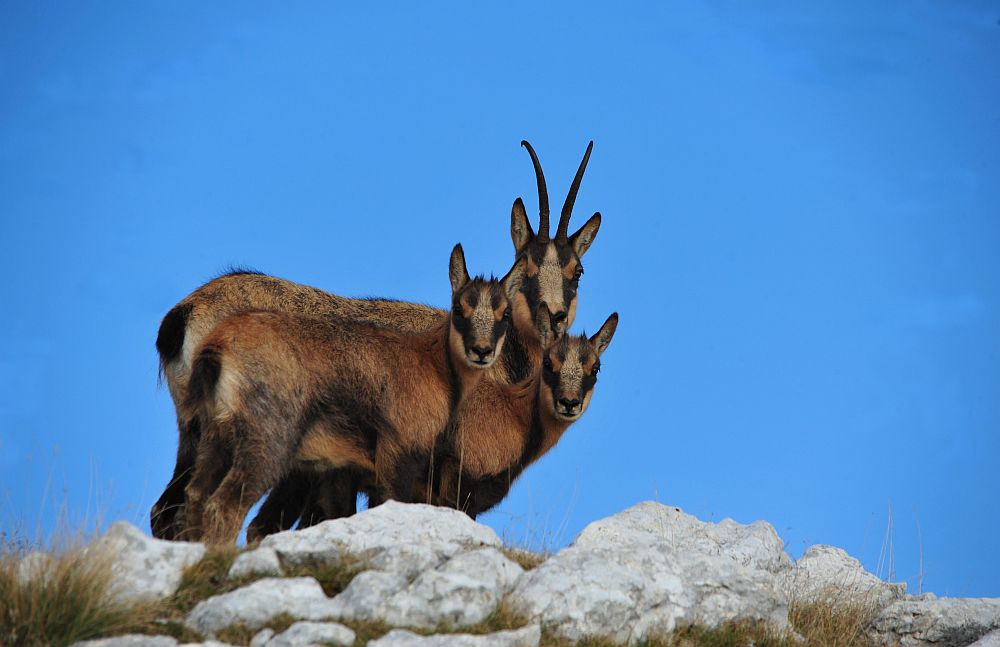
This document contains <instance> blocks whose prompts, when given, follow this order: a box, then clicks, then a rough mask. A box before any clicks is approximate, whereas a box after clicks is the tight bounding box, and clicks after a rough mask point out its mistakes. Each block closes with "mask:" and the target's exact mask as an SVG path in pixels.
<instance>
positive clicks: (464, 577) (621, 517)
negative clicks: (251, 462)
mask: <svg viewBox="0 0 1000 647" xmlns="http://www.w3.org/2000/svg"><path fill="white" fill-rule="evenodd" d="M501 548H502V545H501V542H500V539H499V538H498V537H497V535H496V533H494V532H493V530H491V529H490V528H488V527H486V526H483V525H481V524H477V523H475V522H473V521H472V520H471V519H469V518H468V517H467V516H466V515H464V514H462V513H460V512H457V511H455V510H449V509H444V508H436V507H432V506H427V505H404V504H399V503H395V502H391V501H390V502H388V503H386V504H384V505H381V506H378V507H376V508H374V509H372V510H368V511H364V512H361V513H359V514H357V515H354V516H352V517H349V518H345V519H337V520H333V521H327V522H324V523H321V524H318V525H316V526H313V527H310V528H307V529H304V530H301V531H288V532H282V533H278V534H276V535H272V536H270V537H267V538H266V539H264V541H262V542H261V544H260V545H259V546H258V547H256V548H254V549H252V550H249V551H246V552H244V553H242V554H240V555H239V556H238V557H237V558H236V559H235V560H234V562H233V564H232V566H231V568H230V570H229V573H228V577H229V578H230V580H232V579H235V578H254V577H262V578H263V579H258V580H256V581H253V582H251V583H248V584H246V585H244V586H242V587H240V588H238V589H236V590H233V591H229V592H226V593H221V594H218V595H214V596H212V597H209V598H208V599H205V600H202V601H200V602H199V603H198V604H197V605H196V606H195V607H194V608H193V609H192V610H191V611H190V612H189V613H188V614H187V616H186V617H185V619H184V626H185V627H186V628H187V629H188V630H190V631H192V632H195V633H196V634H197V635H199V636H202V638H203V639H204V640H207V641H208V642H205V643H198V644H203V645H205V646H206V647H208V646H219V645H221V643H217V642H212V641H213V640H214V639H215V638H216V637H217V636H219V635H221V634H220V632H222V631H223V630H225V629H228V628H234V627H237V626H238V627H241V628H242V629H243V630H247V631H251V632H255V633H254V634H253V639H252V641H251V643H250V644H251V645H252V646H253V647H294V646H297V645H312V644H330V645H352V644H353V643H354V642H355V640H356V636H355V633H354V631H352V629H351V628H349V627H347V626H345V625H344V624H341V623H354V622H356V623H375V624H376V625H378V624H382V625H385V626H388V627H391V628H392V629H391V630H390V631H389V632H388V633H386V634H385V635H383V636H382V637H380V638H378V639H375V640H372V641H370V642H369V643H368V644H370V645H372V646H373V647H403V646H408V645H413V646H415V647H479V646H486V645H490V646H492V645H499V646H501V647H504V646H509V647H537V645H538V644H539V641H540V636H541V628H542V627H544V628H545V630H546V632H551V633H552V634H554V635H555V636H557V637H560V638H564V639H567V640H569V641H570V642H574V641H578V640H580V639H582V638H584V637H601V638H606V639H609V640H612V641H614V642H616V643H621V644H635V643H638V642H640V641H642V640H643V639H644V638H647V637H652V636H656V635H662V634H664V633H667V632H670V631H672V630H673V629H675V628H676V627H677V626H679V625H682V624H688V623H694V624H699V625H702V626H705V627H708V628H711V627H715V626H718V625H720V624H722V623H725V622H727V621H730V620H744V619H757V620H762V621H765V622H767V623H769V624H771V625H772V626H775V627H779V628H781V627H787V626H788V609H789V606H790V605H791V604H793V603H795V602H797V601H798V602H801V601H811V600H819V601H823V600H830V599H836V598H837V597H838V596H841V597H842V598H843V599H850V600H855V601H857V600H864V601H866V602H868V603H871V604H873V605H874V607H875V608H876V610H877V612H878V613H877V618H876V620H875V621H874V622H873V623H872V625H871V626H870V627H869V629H868V631H869V633H870V634H871V636H872V637H873V638H875V639H876V640H878V641H880V642H882V643H884V644H890V645H897V644H898V645H900V647H967V646H972V645H974V646H975V647H1000V599H987V598H978V599H964V598H937V597H935V596H934V595H931V594H924V595H921V596H908V595H906V594H905V587H904V585H902V584H893V583H888V582H883V581H882V580H881V579H879V578H878V577H876V576H874V575H872V574H871V573H869V572H867V571H866V570H865V569H864V567H863V566H862V565H861V563H860V562H858V561H857V560H856V559H854V558H852V557H851V556H850V555H848V554H847V553H846V552H844V551H843V550H841V549H839V548H836V547H833V546H813V547H811V548H809V549H808V550H806V551H805V553H804V554H803V555H802V557H801V558H800V559H799V560H798V561H793V560H792V559H791V558H790V557H789V555H788V554H787V553H786V552H785V550H784V546H783V544H782V541H781V538H780V537H779V536H778V534H777V533H776V532H775V530H774V528H773V527H772V526H771V525H770V524H768V523H766V522H763V521H757V522H754V523H750V524H740V523H737V522H735V521H732V520H730V519H726V520H723V521H720V522H718V523H710V522H704V521H701V520H699V519H697V518H695V517H693V516H691V515H688V514H686V513H684V512H683V511H681V510H680V509H678V508H674V507H669V506H665V505H661V504H659V503H653V502H646V503H640V504H638V505H635V506H633V507H631V508H629V509H627V510H625V511H623V512H621V513H619V514H616V515H613V516H611V517H608V518H606V519H601V520H599V521H596V522H594V523H592V524H590V525H589V526H588V527H587V528H585V529H584V530H583V532H581V533H580V535H579V536H578V537H577V538H576V540H575V541H574V542H573V543H572V544H571V545H570V546H569V547H567V548H565V549H563V550H561V551H559V552H557V553H556V554H554V555H552V556H550V557H548V558H547V559H546V560H545V561H543V562H542V563H541V564H540V565H538V566H537V567H535V568H534V569H531V570H527V571H526V570H524V569H523V568H522V567H521V566H520V565H518V564H517V563H515V562H514V561H512V560H511V559H509V558H508V557H507V556H506V555H505V554H504V552H503V551H502V550H500V549H501ZM85 550H86V551H91V550H100V551H105V552H104V554H105V555H110V556H111V558H112V564H113V566H112V567H113V569H114V571H113V578H114V582H115V584H114V586H115V589H114V591H115V595H117V596H119V599H120V600H123V601H155V600H162V599H164V598H167V597H169V596H170V595H172V594H173V593H174V592H175V591H176V590H177V587H178V585H179V583H180V580H181V577H182V575H183V572H184V569H185V568H186V567H188V566H190V565H192V564H194V563H196V562H197V561H198V560H200V559H201V558H202V556H204V554H205V547H204V546H201V545H199V544H189V543H180V542H177V543H175V542H166V541H159V540H154V539H150V538H149V537H146V536H145V535H144V534H143V533H142V532H141V531H139V530H138V529H136V528H134V527H132V526H130V525H129V524H126V523H116V524H114V525H113V526H111V528H109V530H108V532H107V533H105V535H104V536H102V537H100V538H99V539H98V540H96V541H95V542H94V544H92V545H91V546H89V547H87V548H85ZM46 560H47V558H46V557H45V556H44V555H43V554H34V555H32V554H29V555H27V556H26V557H25V559H24V560H23V563H21V564H18V567H19V568H18V576H19V577H20V578H22V579H24V578H28V577H44V576H45V573H46V571H45V569H46V567H47V561H46ZM311 568H316V569H320V570H318V571H317V577H321V575H320V571H321V570H322V569H327V568H328V569H332V570H330V571H328V572H329V573H333V574H334V577H337V576H338V575H337V574H338V573H341V574H351V573H356V574H355V575H354V576H353V578H352V579H351V580H350V582H349V583H348V584H347V585H346V587H345V588H344V590H343V591H342V592H341V593H339V594H338V595H336V596H333V597H329V596H327V595H326V594H325V592H324V590H323V588H322V587H321V586H320V584H319V582H317V580H316V579H314V578H312V577H281V575H282V574H283V573H288V572H290V570H294V571H295V572H303V571H305V572H309V569H311ZM498 613H499V614H501V615H500V617H505V616H510V617H512V618H516V619H517V622H518V623H522V622H523V623H527V626H524V627H522V628H519V629H515V630H511V631H498V632H494V633H490V634H483V635H473V634H467V633H461V632H462V631H463V630H465V631H469V629H467V628H469V627H472V626H474V625H477V624H478V623H481V622H483V621H485V620H487V619H489V618H490V617H491V616H493V615H494V614H498ZM289 618H291V619H292V620H293V623H292V624H291V625H290V626H287V628H285V629H284V630H282V631H275V629H273V628H271V627H270V626H269V625H271V624H275V623H279V622H280V624H281V626H285V625H286V624H287V621H288V619H289ZM275 626H277V625H275ZM514 626H517V624H515V625H514ZM479 630H481V629H479ZM433 631H438V632H439V633H437V634H434V635H421V634H427V633H428V632H433ZM418 632H419V633H418ZM225 635H232V634H225ZM237 635H239V634H237ZM244 635H245V634H244ZM78 645H81V646H86V647H133V646H137V645H150V646H151V647H176V646H177V645H178V641H177V640H175V639H173V638H170V637H167V636H140V635H129V636H119V637H115V638H106V639H101V640H96V641H89V642H84V643H78Z"/></svg>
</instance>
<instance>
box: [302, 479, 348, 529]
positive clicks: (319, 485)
mask: <svg viewBox="0 0 1000 647" xmlns="http://www.w3.org/2000/svg"><path fill="white" fill-rule="evenodd" d="M313 479H314V483H313V489H312V492H311V496H310V498H309V502H308V503H307V504H306V507H305V510H304V511H303V513H302V520H301V521H300V522H299V528H307V527H309V526H312V525H314V524H317V523H319V522H321V521H326V520H327V519H340V518H343V517H349V516H351V515H352V514H354V513H356V512H357V511H358V487H359V485H360V484H359V479H358V475H357V474H356V473H355V472H354V471H353V470H351V469H349V468H344V469H336V470H331V471H329V472H323V473H321V474H315V475H313Z"/></svg>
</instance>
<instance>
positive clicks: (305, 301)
mask: <svg viewBox="0 0 1000 647" xmlns="http://www.w3.org/2000/svg"><path fill="white" fill-rule="evenodd" d="M522 146H524V147H525V148H526V149H527V150H528V152H529V154H530V156H531V160H532V163H533V166H534V170H535V176H536V183H537V185H538V192H539V195H538V202H539V228H538V233H537V234H536V233H535V232H534V231H533V229H532V227H531V225H530V223H529V222H528V217H527V213H526V211H525V208H524V203H523V201H522V200H521V199H520V198H518V199H517V200H515V201H514V205H513V207H512V209H511V228H510V233H511V238H512V240H513V243H514V251H515V259H516V258H519V257H520V256H522V255H525V256H527V257H528V262H529V267H528V271H527V274H528V275H527V276H526V277H525V282H524V286H523V287H522V290H521V294H520V296H519V297H516V298H515V301H514V324H515V325H514V326H513V327H512V329H511V331H510V334H509V338H508V340H507V343H506V344H505V345H504V349H503V352H502V356H501V358H500V360H499V361H497V362H496V363H495V364H494V365H493V367H492V368H490V369H489V370H488V371H487V374H486V376H484V379H483V380H482V383H490V384H492V383H497V384H511V383H515V382H518V381H520V380H523V379H524V378H525V377H526V376H528V375H529V374H530V373H531V372H532V369H533V366H534V365H535V364H537V362H538V361H539V359H538V358H540V356H541V351H540V348H539V347H538V342H537V333H536V332H535V331H534V325H533V323H532V321H533V319H534V315H533V313H534V312H535V311H536V310H537V307H538V304H539V303H540V302H541V301H545V302H546V303H550V304H553V309H554V310H555V311H556V312H557V313H559V312H561V313H564V321H563V324H562V325H564V326H569V325H571V324H572V322H573V318H574V316H575V312H576V290H577V285H578V283H579V277H580V274H582V272H583V267H582V264H581V262H580V258H581V257H582V256H583V254H584V253H585V252H586V251H587V249H589V247H590V245H591V244H592V243H593V241H594V238H595V237H596V235H597V232H598V229H599V228H600V225H601V215H600V213H595V214H594V215H593V216H592V217H591V218H590V219H589V220H588V221H587V222H586V223H585V224H584V225H583V226H582V227H581V228H580V229H579V230H578V231H577V232H576V233H574V234H573V235H572V236H567V235H566V232H567V231H568V226H569V219H570V216H571V215H572V210H573V205H574V203H575V200H576V195H577V192H578V191H579V187H580V182H581V180H582V177H583V173H584V170H585V169H586V165H587V162H588V160H589V158H590V152H591V150H592V149H593V142H590V144H589V145H588V147H587V152H586V154H585V156H584V158H583V161H582V162H581V163H580V167H579V169H578V170H577V173H576V176H575V177H574V180H573V183H572V186H571V188H570V191H569V194H568V195H567V197H566V201H565V203H564V205H563V209H562V214H561V217H560V221H559V226H558V230H557V234H556V236H555V238H550V237H549V205H548V193H547V191H546V187H545V178H544V175H543V174H542V170H541V165H540V164H539V162H538V158H537V156H536V155H535V152H534V150H533V149H532V148H531V146H530V144H528V142H526V141H525V142H522ZM257 310H272V311H278V312H290V313H299V314H308V315H316V316H334V317H338V318H343V319H350V320H354V321H359V322H369V323H374V324H377V325H379V326H382V327H384V328H387V329H390V330H395V331H398V332H426V331H427V330H429V329H430V328H432V327H433V326H434V325H435V322H437V321H438V320H439V318H440V317H441V316H442V315H443V314H444V311H442V310H439V309H437V308H433V307H430V306H424V305H420V304H415V303H408V302H405V301H393V300H389V299H352V298H346V297H341V296H337V295H334V294H331V293H328V292H324V291H322V290H319V289H317V288H313V287H309V286H305V285H299V284H296V283H293V282H291V281H286V280H283V279H279V278H275V277H272V276H266V275H262V274H259V273H253V272H236V273H230V274H226V275H223V276H221V277H218V278H216V279H213V280H212V281H209V282H208V283H206V284H205V285H203V286H201V287H200V288H198V289H197V290H195V291H194V292H192V293H191V294H190V295H188V296H187V297H185V298H184V299H183V300H181V301H180V302H179V303H178V304H177V305H176V306H174V307H173V308H172V309H171V310H170V311H169V312H168V313H167V315H166V316H165V317H164V319H163V322H162V323H161V325H160V329H159V334H158V336H157V340H156V347H157V351H158V352H159V355H160V366H161V370H162V374H163V376H164V377H165V379H166V381H167V384H168V387H169V390H170V395H171V397H172V399H173V401H174V404H175V406H176V409H177V427H178V447H177V460H176V464H175V467H174V472H173V475H172V477H171V480H170V482H169V483H168V485H167V487H166V488H165V489H164V491H163V494H162V495H161V496H160V498H159V500H157V502H156V503H155V504H154V505H153V507H152V509H151V511H150V526H151V528H152V531H153V535H154V536H156V537H159V538H163V539H172V538H175V537H176V536H177V532H178V530H179V529H180V528H181V527H183V502H184V488H185V486H186V484H187V483H188V481H189V479H190V477H191V470H192V468H193V465H194V460H195V455H196V451H197V447H198V442H199V437H200V429H199V422H198V420H197V419H196V418H194V419H192V418H188V417H187V416H186V415H185V413H184V408H183V406H182V405H183V402H184V401H185V400H186V398H187V392H188V384H189V381H190V377H191V366H192V363H193V359H194V358H193V353H194V350H195V349H196V348H198V347H199V346H200V345H201V342H202V340H203V339H204V338H205V336H206V335H207V334H208V333H209V332H210V331H211V330H212V329H213V328H215V326H216V325H217V324H218V323H219V322H220V321H222V320H223V319H225V318H226V317H229V316H231V315H234V314H239V313H242V312H251V311H257ZM560 316H563V315H560ZM328 474H329V475H328V476H324V477H323V478H324V480H326V481H330V480H332V479H338V480H340V481H342V482H343V488H347V489H352V485H351V484H352V483H354V479H352V478H351V477H350V476H349V475H344V474H342V475H339V477H338V476H335V475H334V474H332V473H328ZM295 479H296V475H293V476H290V477H289V479H288V480H289V481H294V480H295ZM308 480H311V479H310V478H309V477H308V475H303V476H301V477H299V478H298V481H297V482H289V483H288V484H287V487H281V488H277V489H276V490H275V492H274V493H272V494H271V495H270V496H269V497H268V499H267V501H266V502H265V504H264V506H263V507H262V508H261V512H260V514H259V515H258V517H257V518H256V519H255V520H254V522H253V523H252V524H251V528H252V529H255V528H259V529H260V531H261V534H266V533H268V532H274V531H277V530H281V529H285V528H288V527H291V525H292V524H294V523H295V521H296V520H297V519H298V517H299V515H300V513H301V512H302V507H303V505H302V501H303V498H304V497H305V498H308V497H307V496H306V494H307V493H308V491H309V488H310V484H309V483H308V482H305V481H308ZM304 493H306V494H304ZM354 510H355V502H354V500H353V499H352V498H345V500H344V501H341V502H340V504H339V507H338V508H337V509H336V510H335V511H334V514H337V515H338V516H339V515H346V514H350V513H351V512H353V511H354ZM316 520H318V518H317V519H316ZM303 521H304V522H308V519H307V518H306V517H303ZM255 532H256V531H255Z"/></svg>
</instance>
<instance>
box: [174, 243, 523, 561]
mask: <svg viewBox="0 0 1000 647" xmlns="http://www.w3.org/2000/svg"><path fill="white" fill-rule="evenodd" d="M523 267H524V263H523V262H520V263H518V264H516V265H515V266H514V268H513V269H512V270H511V271H510V272H509V273H508V275H507V276H506V277H504V278H503V279H502V280H497V279H491V280H486V279H483V278H476V279H470V278H469V275H468V272H467V270H466V266H465V257H464V254H463V253H462V247H461V245H456V246H455V249H454V250H453V251H452V255H451V259H450V264H449V278H450V281H451V287H452V309H451V312H450V313H445V314H444V315H442V316H441V317H440V320H439V322H438V324H437V325H436V326H434V327H433V328H431V329H430V330H429V331H427V332H423V333H411V334H406V333H399V332H395V331H390V330H386V329H384V328H380V327H378V326H373V325H371V324H365V323H359V322H356V321H348V320H343V319H340V320H337V319H330V318H318V317H311V316H307V315H296V314H289V313H280V312H253V313H245V314H239V315H234V316H232V317H229V318H228V319H226V320H224V321H223V322H222V323H220V324H219V325H218V326H216V327H215V329H214V330H213V331H212V332H211V333H209V334H208V336H206V337H205V340H204V341H203V342H202V345H201V347H200V348H199V349H198V350H197V351H196V352H195V358H196V359H195V361H194V365H193V367H192V370H191V379H190V383H189V388H188V398H187V401H186V402H185V413H186V415H187V416H188V417H189V418H197V419H198V420H199V422H200V425H201V429H202V436H201V440H200V443H199V448H198V456H197V459H196V462H195V468H194V473H193V474H192V477H191V480H190V482H189V483H188V484H187V487H186V488H185V496H186V512H185V515H186V518H185V522H186V524H187V525H188V527H187V528H186V531H187V532H186V533H185V534H186V538H189V539H199V540H203V541H206V542H209V543H223V542H232V541H235V539H236V536H237V534H238V533H239V529H240V526H241V525H242V522H243V518H244V517H245V516H246V513H247V512H248V511H249V509H250V508H251V507H252V506H253V504H254V503H256V501H257V499H259V498H260V497H261V496H262V495H263V494H264V493H265V492H266V491H267V490H268V488H271V487H273V486H275V485H276V484H277V483H278V482H280V480H281V479H282V478H283V477H284V476H285V475H286V474H287V473H288V472H289V470H290V469H292V468H293V467H294V466H295V465H302V464H309V463H321V464H327V465H330V466H333V467H345V466H348V467H352V468H356V469H361V470H364V471H365V472H366V473H369V474H371V475H372V479H373V480H374V483H375V487H376V489H377V490H378V491H379V492H380V494H384V495H385V496H389V497H392V498H395V499H398V500H401V501H412V500H414V495H413V493H414V486H415V484H416V483H417V482H418V480H419V479H421V478H428V471H429V467H430V461H431V459H432V457H433V453H434V450H435V445H436V443H437V441H438V437H439V436H440V434H441V433H442V432H443V431H444V430H445V428H446V426H447V423H448V420H449V418H450V415H451V413H452V411H453V410H454V408H455V407H457V406H459V405H460V403H461V399H462V396H463V394H464V393H468V392H469V391H470V390H471V389H472V388H473V387H474V386H475V383H476V382H477V381H478V380H479V378H480V377H481V376H482V375H483V373H484V372H485V371H484V369H486V368H488V367H489V366H490V365H492V363H493V362H494V360H495V359H496V357H498V356H499V354H500V352H501V351H502V348H503V345H504V341H505V337H506V334H507V330H508V328H509V321H510V318H511V305H510V298H511V297H512V296H513V294H514V292H516V290H517V289H518V287H519V285H520V281H521V276H522V274H523Z"/></svg>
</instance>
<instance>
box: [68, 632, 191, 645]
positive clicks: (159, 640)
mask: <svg viewBox="0 0 1000 647" xmlns="http://www.w3.org/2000/svg"><path fill="white" fill-rule="evenodd" d="M70 647H177V641H176V640H174V639H173V638H171V637H170V636H146V635H144V634H126V635H124V636H114V637H112V638H99V639H97V640H83V641H80V642H75V643H73V644H72V645H70Z"/></svg>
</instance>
